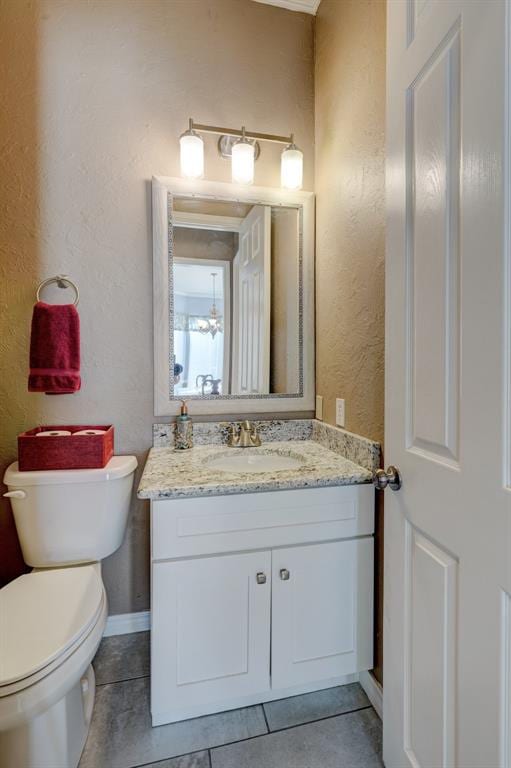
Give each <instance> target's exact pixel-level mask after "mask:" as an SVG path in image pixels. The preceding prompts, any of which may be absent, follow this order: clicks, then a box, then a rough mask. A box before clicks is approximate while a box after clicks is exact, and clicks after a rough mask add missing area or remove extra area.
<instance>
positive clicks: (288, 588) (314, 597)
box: [272, 538, 374, 688]
mask: <svg viewBox="0 0 511 768" xmlns="http://www.w3.org/2000/svg"><path fill="white" fill-rule="evenodd" d="M373 546H374V544H373V540H372V538H368V539H359V540H356V541H354V540H351V541H342V542H332V543H328V544H315V545H312V546H303V547H294V548H291V549H284V550H275V551H274V552H273V553H272V559H273V569H272V570H273V578H272V583H273V594H272V687H273V688H288V687H292V686H297V685H301V684H305V683H309V682H314V681H320V680H328V679H331V678H335V677H339V676H340V675H346V674H350V673H352V672H357V671H360V670H362V669H370V668H371V666H372V648H371V636H372V598H373V595H372V573H373ZM282 570H285V571H288V572H289V579H286V580H284V579H283V578H282V574H281V571H282Z"/></svg>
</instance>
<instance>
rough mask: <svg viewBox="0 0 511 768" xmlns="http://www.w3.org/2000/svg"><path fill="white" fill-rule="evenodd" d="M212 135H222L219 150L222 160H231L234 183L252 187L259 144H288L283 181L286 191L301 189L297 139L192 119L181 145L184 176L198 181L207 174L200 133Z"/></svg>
mask: <svg viewBox="0 0 511 768" xmlns="http://www.w3.org/2000/svg"><path fill="white" fill-rule="evenodd" d="M198 131H200V132H201V133H213V134H217V135H218V136H220V138H219V140H218V151H219V152H220V154H221V156H222V157H223V158H227V159H230V160H231V163H232V180H233V182H234V183H236V184H253V182H254V163H255V161H256V160H257V158H258V157H259V151H260V146H259V142H260V141H271V142H273V143H276V144H285V145H286V147H285V149H284V150H283V152H282V156H281V169H280V179H281V184H282V186H283V187H285V188H286V189H301V188H302V183H303V152H302V151H301V150H300V149H298V147H297V146H296V144H295V143H294V136H293V134H291V136H278V135H276V134H272V133H257V132H255V131H246V130H245V127H243V128H242V129H241V130H237V129H234V128H220V127H218V126H215V125H204V124H202V123H195V122H194V121H193V119H192V118H190V119H189V128H188V130H187V131H185V133H183V134H182V135H181V137H180V139H179V141H180V144H181V173H182V175H183V176H185V177H187V178H192V179H198V178H199V177H200V176H202V175H203V173H204V142H203V140H202V138H201V136H200V134H199V133H198Z"/></svg>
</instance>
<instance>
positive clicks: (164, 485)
mask: <svg viewBox="0 0 511 768" xmlns="http://www.w3.org/2000/svg"><path fill="white" fill-rule="evenodd" d="M244 451H250V452H251V455H252V454H254V453H263V454H267V453H273V452H277V453H279V454H281V455H285V456H292V457H296V458H300V459H301V460H302V461H303V464H302V465H301V466H300V467H298V468H296V469H286V470H280V471H270V472H257V473H253V472H225V471H220V470H218V469H213V468H210V467H208V462H209V461H211V460H213V459H218V458H219V457H220V456H221V455H228V456H230V455H237V454H239V453H241V452H244ZM371 478H372V473H371V471H370V470H369V469H365V468H364V467H362V466H360V465H358V464H355V463H354V462H353V461H350V460H349V459H346V458H344V457H343V456H342V455H340V454H339V453H336V452H334V451H332V450H330V449H329V448H326V447H325V446H324V445H322V444H321V443H319V442H316V441H315V440H286V441H284V442H281V441H279V442H269V443H267V444H263V445H262V446H261V447H260V448H228V447H225V446H218V445H199V446H196V447H194V448H191V449H189V450H187V451H180V450H175V449H174V448H152V449H151V450H150V452H149V456H148V458H147V462H146V465H145V468H144V473H143V475H142V478H141V480H140V484H139V487H138V497H139V498H140V499H182V498H190V497H194V496H222V495H226V494H235V493H250V492H258V491H277V490H291V489H294V488H320V487H324V486H332V485H355V484H360V483H369V482H371Z"/></svg>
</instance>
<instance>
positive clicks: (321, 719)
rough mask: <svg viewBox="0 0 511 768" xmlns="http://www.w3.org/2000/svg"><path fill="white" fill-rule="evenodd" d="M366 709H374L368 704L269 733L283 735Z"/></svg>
mask: <svg viewBox="0 0 511 768" xmlns="http://www.w3.org/2000/svg"><path fill="white" fill-rule="evenodd" d="M364 709H373V705H372V704H366V705H365V706H363V707H355V709H347V710H346V711H345V712H337V713H336V714H334V715H324V716H323V717H316V718H314V719H313V720H305V721H304V722H303V723H295V724H294V725H285V726H284V727H283V728H275V729H274V730H273V731H272V730H271V729H270V731H269V733H281V732H282V731H291V730H292V729H293V728H299V727H300V726H301V725H310V724H312V723H321V722H322V721H323V720H332V718H334V717H342V716H343V715H351V714H353V712H362V711H363V710H364Z"/></svg>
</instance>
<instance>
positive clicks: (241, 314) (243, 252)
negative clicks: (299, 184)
mask: <svg viewBox="0 0 511 768" xmlns="http://www.w3.org/2000/svg"><path fill="white" fill-rule="evenodd" d="M270 270H271V210H270V207H269V206H268V205H254V207H253V208H252V209H251V211H250V213H249V214H248V215H247V216H246V217H245V218H244V220H243V221H242V223H241V227H240V232H239V250H238V253H237V254H236V257H235V259H234V291H233V368H232V382H233V393H234V394H237V395H254V394H269V392H270V300H271V296H270V291H271V271H270Z"/></svg>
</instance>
